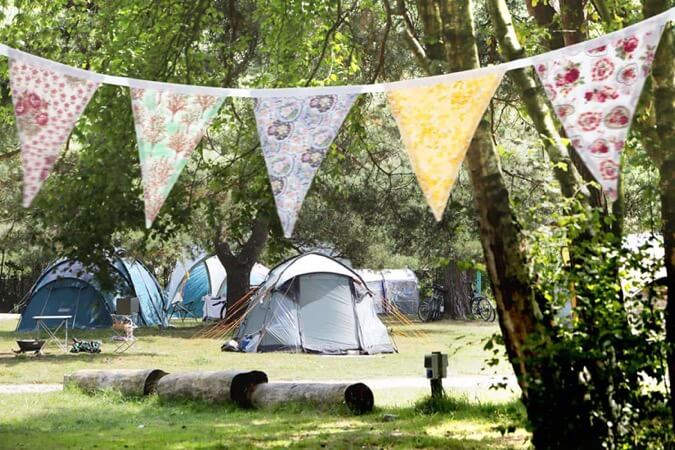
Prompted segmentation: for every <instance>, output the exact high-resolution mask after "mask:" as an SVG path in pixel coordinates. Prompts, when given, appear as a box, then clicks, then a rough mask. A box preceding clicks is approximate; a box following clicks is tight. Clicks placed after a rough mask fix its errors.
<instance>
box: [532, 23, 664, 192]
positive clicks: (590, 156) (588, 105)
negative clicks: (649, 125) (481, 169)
mask: <svg viewBox="0 0 675 450" xmlns="http://www.w3.org/2000/svg"><path fill="white" fill-rule="evenodd" d="M662 31H663V27H661V29H658V30H654V29H653V30H651V31H638V32H636V33H635V34H632V35H629V36H626V37H624V38H621V39H616V40H614V41H612V42H610V43H608V44H606V45H602V46H599V47H596V48H593V49H589V50H586V51H585V52H580V53H577V54H575V55H568V56H566V57H565V58H561V59H559V60H556V61H552V62H550V63H546V64H538V65H537V66H536V72H537V74H538V75H539V78H540V79H541V82H542V84H543V85H544V89H545V91H546V95H547V96H548V98H549V100H550V101H551V103H552V104H553V107H554V109H555V111H556V114H557V115H558V117H559V118H560V121H561V122H562V124H563V126H564V127H565V132H566V133H567V137H568V138H569V139H570V141H571V142H572V145H574V148H575V149H576V150H577V152H578V153H579V156H580V157H581V159H582V160H583V161H584V164H586V166H587V167H588V169H589V170H590V172H591V173H592V174H593V176H594V177H595V178H596V179H597V180H598V182H599V183H600V185H602V189H603V191H604V192H605V193H606V195H607V196H608V197H609V198H610V199H611V200H615V199H616V197H617V184H618V179H619V173H620V166H619V165H620V161H621V151H622V150H623V146H624V143H625V142H626V136H627V135H628V129H629V128H630V124H631V120H632V119H633V114H634V113H635V107H636V106H637V102H638V99H639V98H640V93H641V92H642V87H643V85H644V82H645V79H646V78H647V75H648V74H649V70H650V68H651V65H652V61H653V60H654V54H655V52H656V47H657V45H658V43H659V39H660V37H661V33H662Z"/></svg>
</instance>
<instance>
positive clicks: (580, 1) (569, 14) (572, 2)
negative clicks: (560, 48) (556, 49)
mask: <svg viewBox="0 0 675 450" xmlns="http://www.w3.org/2000/svg"><path fill="white" fill-rule="evenodd" d="M560 21H561V22H562V28H563V40H564V41H565V45H572V44H576V43H578V42H581V41H583V40H584V39H585V35H586V33H585V32H584V21H585V17H584V0H560Z"/></svg>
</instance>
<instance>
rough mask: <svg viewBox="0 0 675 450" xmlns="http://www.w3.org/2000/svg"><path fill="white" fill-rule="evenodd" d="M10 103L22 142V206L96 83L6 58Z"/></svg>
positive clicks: (50, 164) (46, 172) (51, 163)
mask: <svg viewBox="0 0 675 450" xmlns="http://www.w3.org/2000/svg"><path fill="white" fill-rule="evenodd" d="M9 81H10V85H11V88H12V103H13V104H14V114H15V116H16V125H17V129H18V132H19V141H20V143H21V163H22V166H23V206H25V207H28V206H30V204H31V203H32V201H33V199H34V198H35V196H36V195H37V193H38V192H39V191H40V188H41V187H42V184H43V183H44V182H45V180H46V179H47V177H48V176H49V174H50V172H51V171H52V168H53V167H54V164H55V163H56V160H57V159H58V158H59V153H60V152H61V149H62V148H63V146H64V144H65V143H66V141H67V140H68V137H69V136H70V133H71V132H72V131H73V128H74V127H75V124H76V123H77V121H78V119H79V118H80V116H81V115H82V112H83V111H84V109H85V108H86V106H87V104H88V103H89V100H91V97H92V96H93V95H94V93H95V92H96V89H98V86H99V83H96V82H93V81H88V80H84V79H80V78H77V77H74V76H71V75H67V74H65V73H61V72H59V71H57V70H54V69H51V68H45V67H42V66H39V65H34V64H32V63H28V62H26V61H24V60H22V59H21V58H15V57H12V58H10V59H9Z"/></svg>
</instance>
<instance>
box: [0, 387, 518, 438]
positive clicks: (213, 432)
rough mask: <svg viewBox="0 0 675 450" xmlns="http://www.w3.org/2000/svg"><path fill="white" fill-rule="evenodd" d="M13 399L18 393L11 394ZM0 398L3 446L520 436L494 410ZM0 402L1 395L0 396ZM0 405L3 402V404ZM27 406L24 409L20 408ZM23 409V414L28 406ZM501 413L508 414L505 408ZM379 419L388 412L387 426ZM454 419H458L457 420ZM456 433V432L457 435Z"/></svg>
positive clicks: (108, 396)
mask: <svg viewBox="0 0 675 450" xmlns="http://www.w3.org/2000/svg"><path fill="white" fill-rule="evenodd" d="M17 397H18V396H17ZM14 398H16V397H10V398H8V400H9V401H10V402H12V403H15V405H14V404H10V405H8V406H9V407H10V408H12V409H13V410H15V409H18V410H16V411H15V412H14V414H13V415H12V416H9V417H8V416H5V417H0V425H2V426H0V430H2V431H0V434H4V435H5V436H4V437H3V438H6V441H5V445H7V446H8V447H7V448H17V449H21V448H25V449H29V448H30V449H32V448H41V449H49V448H73V447H76V448H95V447H98V448H178V449H183V448H185V449H197V448H198V449H211V448H214V449H215V448H220V449H222V448H227V449H255V448H267V449H282V448H289V447H291V448H307V449H320V448H325V449H350V448H357V449H363V448H365V449H380V448H387V449H409V448H428V449H488V448H494V449H508V448H522V446H523V435H522V434H521V435H520V436H519V437H518V438H515V439H514V436H508V435H507V436H502V435H501V434H499V433H498V432H496V431H494V427H495V424H496V420H497V419H496V416H495V414H496V412H499V411H502V410H499V411H497V410H495V409H494V408H493V409H490V408H477V407H474V406H472V405H471V404H469V403H465V404H463V403H461V402H460V403H457V404H455V405H454V407H455V408H456V409H453V410H452V411H446V412H444V413H442V414H441V413H433V414H423V413H421V412H420V410H419V409H415V408H404V409H386V410H377V411H375V412H373V413H371V414H366V415H362V416H350V415H348V414H346V413H344V412H343V411H317V410H314V409H303V407H302V406H300V405H290V406H288V407H282V408H277V409H274V410H272V411H255V410H240V409H236V408H234V407H232V406H214V405H209V404H204V403H198V402H187V403H185V402H181V403H168V402H160V401H159V400H158V399H157V398H156V397H149V398H143V399H131V400H129V399H126V400H125V399H122V398H121V397H119V395H117V394H115V393H112V392H108V393H102V394H99V395H95V396H86V395H84V394H82V393H80V392H77V391H72V390H68V391H66V392H62V393H54V394H43V395H41V396H33V397H32V398H31V399H30V402H26V401H23V402H20V401H16V402H14V401H13V399H14ZM5 399H7V397H5ZM3 400H4V399H3ZM27 404H30V406H27ZM28 408H30V409H28ZM502 412H504V414H507V416H508V414H516V413H515V412H513V411H511V410H510V409H509V408H505V409H503V411H502ZM385 414H388V415H390V417H389V419H388V420H387V421H385V420H384V416H385ZM459 416H461V417H462V418H460V419H458V417H459ZM463 429H464V431H462V430H463Z"/></svg>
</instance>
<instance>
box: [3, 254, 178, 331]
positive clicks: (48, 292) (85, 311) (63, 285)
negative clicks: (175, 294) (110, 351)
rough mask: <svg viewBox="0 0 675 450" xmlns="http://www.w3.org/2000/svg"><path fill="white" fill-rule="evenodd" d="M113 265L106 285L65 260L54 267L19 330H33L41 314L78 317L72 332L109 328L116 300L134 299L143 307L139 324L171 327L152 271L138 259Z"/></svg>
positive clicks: (30, 299)
mask: <svg viewBox="0 0 675 450" xmlns="http://www.w3.org/2000/svg"><path fill="white" fill-rule="evenodd" d="M110 266H111V267H110V269H111V270H110V271H109V272H110V281H109V282H108V283H106V284H104V283H101V282H100V280H99V276H97V274H96V273H95V271H92V270H89V269H88V268H86V267H85V266H84V265H83V264H82V263H81V262H79V261H72V260H67V259H62V260H59V261H57V262H55V263H54V264H52V265H51V266H49V267H48V268H47V269H45V270H44V271H43V272H42V275H40V277H39V278H38V280H37V281H36V283H35V284H34V285H33V287H32V288H31V290H30V292H29V293H28V296H27V299H26V303H25V307H24V309H23V312H22V314H21V320H19V324H18V325H17V328H16V329H17V331H31V330H34V329H35V325H36V324H35V320H33V316H39V315H70V316H73V320H72V322H71V323H69V324H68V326H69V327H72V328H79V329H89V328H109V327H111V326H112V318H111V316H110V315H111V314H113V313H114V312H115V310H116V303H117V299H118V298H120V297H129V296H131V297H137V298H138V301H139V304H140V314H139V318H138V321H139V323H138V325H140V326H164V325H166V311H165V310H166V302H165V297H164V295H163V294H162V290H161V288H160V286H159V283H158V282H157V280H156V279H155V277H154V276H153V275H152V274H151V273H150V271H149V270H148V269H147V268H146V267H145V266H144V265H143V264H142V263H141V262H140V261H138V260H137V259H133V258H119V257H115V258H113V259H111V260H110ZM104 286H105V287H104Z"/></svg>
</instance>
